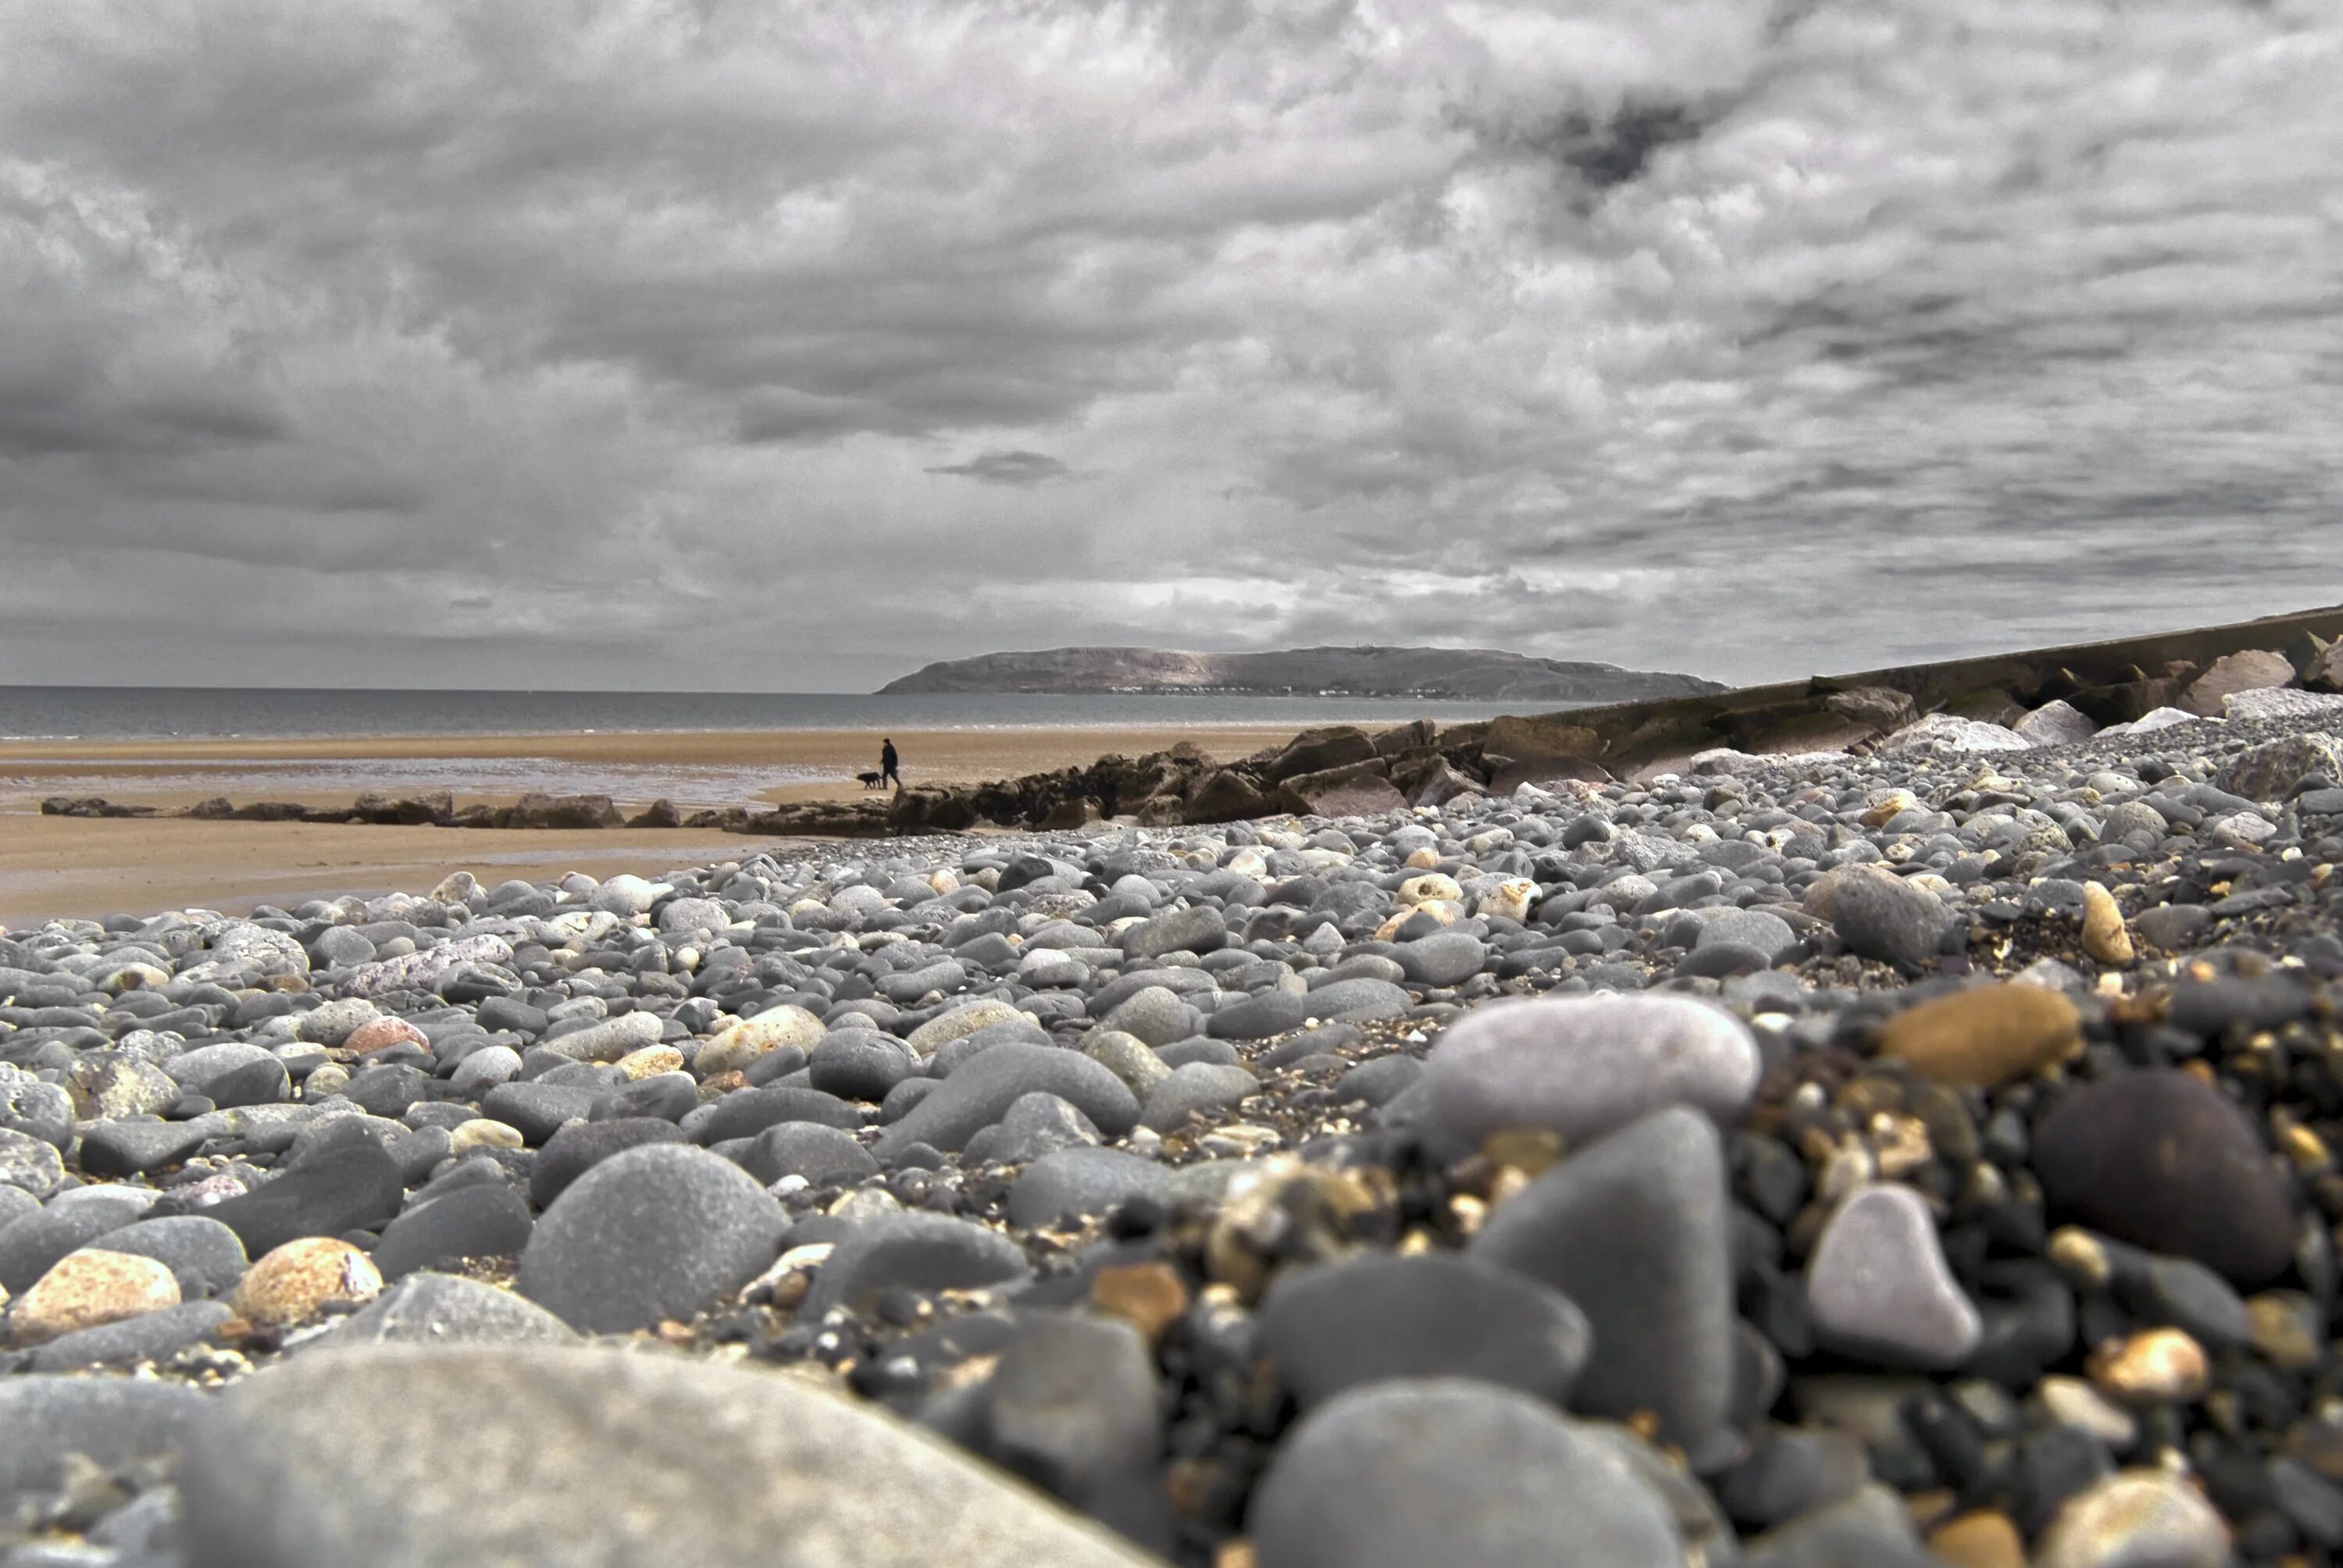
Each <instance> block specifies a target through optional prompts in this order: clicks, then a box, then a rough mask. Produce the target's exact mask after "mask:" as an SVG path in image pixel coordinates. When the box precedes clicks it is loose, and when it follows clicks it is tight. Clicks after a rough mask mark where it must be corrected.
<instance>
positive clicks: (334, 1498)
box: [173, 1345, 1148, 1568]
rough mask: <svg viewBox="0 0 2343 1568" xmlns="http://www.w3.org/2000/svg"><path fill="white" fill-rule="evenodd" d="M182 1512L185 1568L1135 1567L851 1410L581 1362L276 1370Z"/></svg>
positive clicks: (666, 1362)
mask: <svg viewBox="0 0 2343 1568" xmlns="http://www.w3.org/2000/svg"><path fill="white" fill-rule="evenodd" d="M173 1392H177V1391H173ZM188 1397H190V1398H195V1397H198V1396H194V1395H189V1396H188ZM183 1493H184V1496H185V1499H186V1540H187V1549H188V1563H189V1568H230V1565H231V1564H234V1565H236V1568H313V1565H314V1564H318V1563H365V1564H367V1568H445V1565H447V1564H450V1563H495V1564H498V1565H499V1568H575V1565H578V1564H589V1563H590V1564H594V1565H596V1568H664V1565H668V1564H683V1563H689V1564H691V1565H692V1568H773V1565H775V1564H779V1563H803V1564H807V1565H809V1568H811V1565H814V1564H820V1565H822V1568H881V1565H886V1568H894V1565H898V1564H903V1563H920V1564H922V1565H923V1568H1030V1565H1031V1564H1034V1563H1051V1564H1053V1565H1063V1568H1141V1564H1144V1563H1146V1562H1147V1561H1148V1560H1147V1559H1145V1558H1144V1557H1142V1556H1141V1554H1140V1553H1136V1552H1134V1551H1132V1550H1131V1549H1130V1548H1128V1547H1126V1546H1124V1545H1122V1544H1121V1543H1118V1542H1117V1541H1116V1540H1115V1539H1114V1538H1113V1537H1112V1536H1111V1535H1109V1534H1108V1533H1106V1532H1105V1531H1104V1530H1102V1529H1101V1528H1099V1527H1098V1526H1096V1525H1094V1524H1091V1523H1087V1522H1084V1521H1081V1520H1079V1519H1077V1518H1075V1517H1074V1516H1073V1515H1071V1514H1070V1513H1065V1512H1064V1511H1063V1510H1061V1508H1059V1507H1058V1506H1057V1505H1056V1504H1054V1503H1050V1502H1049V1501H1047V1500H1046V1499H1043V1498H1041V1496H1039V1495H1038V1494H1036V1493H1032V1492H1031V1491H1029V1490H1027V1489H1026V1488H1025V1487H1024V1486H1022V1485H1021V1484H1020V1483H1017V1482H1015V1481H1013V1480H1011V1479H1010V1478H1009V1477H1007V1476H1005V1475H1002V1474H1001V1473H1000V1472H998V1471H995V1470H992V1469H990V1468H989V1467H987V1466H985V1465H983V1464H982V1463H980V1462H978V1461H976V1460H973V1459H970V1458H969V1457H968V1456H967V1455H965V1454H963V1453H961V1452H959V1451H958V1450H956V1449H953V1448H951V1447H949V1446H948V1445H946V1444H944V1443H942V1442H938V1441H935V1440H933V1439H931V1438H929V1437H927V1436H926V1435H924V1434H923V1433H920V1432H916V1431H914V1430H912V1429H910V1428H909V1427H906V1426H904V1425H903V1424H901V1423H900V1422H896V1421H895V1420H893V1419H892V1418H890V1417H889V1416H888V1415H886V1414H885V1413H884V1412H881V1411H880V1410H879V1409H878V1408H876V1407H874V1406H872V1405H870V1404H866V1403H863V1402H860V1401H855V1400H850V1399H847V1398H844V1397H841V1396H840V1395H838V1394H834V1393H831V1392H829V1391H827V1390H825V1389H821V1388H818V1387H816V1386H814V1385H813V1384H811V1383H810V1382H805V1381H803V1380H799V1379H796V1378H789V1377H781V1376H777V1375H774V1374H772V1373H770V1372H755V1371H749V1370H747V1369H744V1368H736V1367H719V1366H714V1365H710V1364H709V1363H706V1362H690V1361H684V1360H680V1359H669V1358H666V1357H651V1356H643V1355H630V1354H625V1353H621V1352H609V1351H596V1350H588V1349H562V1348H550V1347H540V1346H504V1345H498V1346H493V1347H470V1346H460V1347H445V1348H426V1347H422V1346H407V1345H397V1346H380V1347H375V1348H371V1349H362V1350H348V1351H339V1352H322V1353H319V1354H317V1355H313V1356H304V1357H300V1358H297V1360H295V1361H294V1362H290V1363H289V1364H287V1365H286V1366H284V1367H281V1368H278V1369H275V1370H272V1371H269V1372H264V1373H262V1374H260V1375H257V1376H255V1377H252V1378H248V1379H246V1381H244V1382H241V1383H239V1384H237V1385H236V1388H235V1389H234V1390H233V1391H232V1392H230V1393H228V1394H227V1395H226V1396H224V1398H223V1399H222V1401H221V1403H220V1407H219V1409H218V1410H217V1412H216V1413H215V1415H214V1416H213V1418H212V1419H211V1420H210V1421H208V1422H206V1423H205V1430H204V1432H202V1434H201V1435H200V1437H199V1438H198V1439H197V1440H196V1442H192V1443H191V1444H190V1453H189V1460H188V1464H187V1468H186V1477H185V1480H184V1482H183Z"/></svg>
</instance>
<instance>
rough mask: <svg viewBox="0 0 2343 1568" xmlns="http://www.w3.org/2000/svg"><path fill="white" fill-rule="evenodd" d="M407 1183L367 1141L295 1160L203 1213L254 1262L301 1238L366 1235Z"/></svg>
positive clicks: (394, 1210)
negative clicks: (271, 1177)
mask: <svg viewBox="0 0 2343 1568" xmlns="http://www.w3.org/2000/svg"><path fill="white" fill-rule="evenodd" d="M406 1194H407V1183H406V1181H405V1179H404V1178H403V1177H402V1176H401V1174H400V1172H399V1168H398V1163H397V1161H395V1160H393V1159H392V1158H391V1157H390V1156H389V1155H388V1154H387V1153H385V1152H384V1151H382V1150H381V1149H380V1148H378V1147H377V1146H376V1145H375V1144H374V1143H373V1142H371V1141H360V1142H356V1143H345V1144H342V1145H340V1146H338V1147H336V1148H331V1149H327V1150H325V1151H323V1152H321V1153H318V1154H317V1155H316V1156H314V1157H312V1158H309V1159H306V1160H298V1161H295V1162H294V1164H293V1165H292V1166H291V1167H290V1168H289V1169H288V1170H287V1171H286V1172H285V1173H284V1174H283V1175H281V1176H279V1177H277V1178H276V1179H275V1180H274V1181H266V1182H263V1183H262V1184H261V1185H260V1186H258V1187H256V1188H255V1189H254V1190H253V1191H249V1192H246V1193H244V1194H243V1195H241V1196H239V1197H235V1198H230V1199H227V1200H226V1201H223V1202H219V1203H215V1204H213V1205H212V1206H211V1207H210V1208H208V1209H206V1210H205V1211H204V1214H205V1216H206V1218H208V1219H213V1220H216V1221H219V1222H220V1223H221V1224H223V1225H226V1227H227V1228H228V1229H229V1230H231V1231H235V1232H236V1237H237V1239H238V1240H240V1241H243V1242H244V1251H245V1255H246V1257H251V1258H257V1257H261V1256H263V1255H265V1254H266V1253H268V1252H270V1251H274V1250H276V1249H277V1248H278V1247H281V1246H283V1245H284V1244H285V1243H286V1242H287V1241H294V1240H296V1239H297V1238H299V1237H302V1236H342V1235H347V1234H348V1233H349V1232H350V1231H371V1230H373V1229H375V1228H376V1227H377V1226H378V1225H381V1224H383V1223H384V1222H385V1221H388V1220H389V1219H390V1218H391V1216H393V1215H394V1214H397V1212H398V1205H399V1201H400V1200H401V1199H403V1198H404V1197H405V1196H406Z"/></svg>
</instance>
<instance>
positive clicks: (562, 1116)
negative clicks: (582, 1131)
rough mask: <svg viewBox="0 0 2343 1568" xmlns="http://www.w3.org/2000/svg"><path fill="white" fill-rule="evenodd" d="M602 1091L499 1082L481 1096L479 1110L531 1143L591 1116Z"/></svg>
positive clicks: (579, 1087) (535, 1083)
mask: <svg viewBox="0 0 2343 1568" xmlns="http://www.w3.org/2000/svg"><path fill="white" fill-rule="evenodd" d="M605 1092H606V1091H602V1090H598V1089H587V1088H584V1087H582V1086H579V1085H573V1084H563V1083H538V1082H528V1083H499V1084H498V1085H497V1086H496V1087H495V1088H494V1089H491V1090H489V1091H488V1093H486V1094H484V1095H482V1096H481V1097H480V1113H481V1114H482V1115H484V1116H486V1117H488V1119H489V1120H490V1121H501V1122H503V1123H504V1124H505V1125H506V1126H508V1127H517V1128H518V1129H519V1130H520V1135H521V1136H522V1137H523V1138H525V1139H527V1140H528V1141H529V1142H530V1143H531V1144H544V1143H547V1142H548V1141H551V1140H552V1138H553V1136H554V1135H555V1134H556V1133H558V1132H559V1131H561V1130H562V1128H564V1127H565V1126H567V1125H568V1123H570V1122H572V1121H585V1120H586V1119H587V1118H588V1117H589V1116H591V1115H592V1114H593V1113H594V1102H595V1101H598V1100H599V1099H600V1098H601V1097H602V1095H603V1094H604V1093H605Z"/></svg>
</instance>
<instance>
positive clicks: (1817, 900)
mask: <svg viewBox="0 0 2343 1568" xmlns="http://www.w3.org/2000/svg"><path fill="white" fill-rule="evenodd" d="M1805 910H1806V913H1808V914H1810V915H1813V916H1815V918H1816V919H1818V920H1826V921H1828V922H1829V923H1830V927H1831V929H1832V930H1834V931H1835V932H1837V933H1838V939H1839V940H1840V941H1842V942H1844V943H1845V944H1846V949H1847V950H1848V951H1849V952H1852V953H1858V954H1861V955H1862V956H1863V957H1865V958H1867V959H1877V960H1879V961H1880V962H1882V963H1885V964H1892V965H1894V966H1895V967H1896V969H1897V970H1899V971H1901V972H1903V973H1905V974H1917V973H1919V972H1921V971H1922V970H1926V969H1927V968H1929V967H1930V966H1931V965H1933V964H1934V963H1935V962H1936V959H1937V958H1938V957H1939V956H1940V955H1941V953H1942V952H1943V950H1944V944H1945V933H1946V925H1947V923H1948V919H1949V917H1948V913H1947V911H1946V908H1945V904H1944V900H1941V899H1939V898H1937V897H1936V894H1934V893H1932V892H1930V891H1928V890H1926V889H1925V888H1916V887H1914V886H1913V885H1912V884H1911V883H1910V882H1908V881H1906V880H1905V879H1903V878H1901V877H1896V876H1892V875H1890V874H1889V873H1888V872H1885V871H1883V870H1881V869H1878V868H1877V867H1875V866H1841V867H1839V868H1838V869H1835V870H1832V871H1829V872H1826V873H1825V875H1824V876H1823V878H1822V879H1821V880H1819V881H1817V882H1815V885H1814V886H1813V887H1812V888H1810V889H1808V890H1807V891H1806V899H1805Z"/></svg>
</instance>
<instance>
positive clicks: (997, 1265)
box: [798, 1210, 1026, 1321]
mask: <svg viewBox="0 0 2343 1568" xmlns="http://www.w3.org/2000/svg"><path fill="white" fill-rule="evenodd" d="M1025 1273H1026V1264H1025V1253H1024V1251H1023V1249H1021V1247H1019V1246H1018V1245H1017V1243H1016V1242H1014V1241H1011V1240H1010V1239H1009V1238H1008V1237H1006V1236H1004V1235H1002V1234H1001V1233H1000V1232H999V1231H989V1230H987V1229H985V1228H984V1227H983V1226H982V1225H979V1224H977V1223H975V1222H974V1221H969V1220H960V1219H955V1218H953V1217H952V1216H951V1215H949V1214H931V1213H928V1212H925V1211H917V1210H915V1211H910V1212H908V1213H900V1214H890V1215H887V1216H885V1217H883V1218H881V1219H877V1220H871V1221H864V1222H861V1223H859V1224H857V1225H855V1226H854V1228H853V1229H852V1230H851V1231H849V1232H848V1234H847V1236H846V1239H845V1240H843V1241H840V1242H839V1243H838V1246H837V1250H836V1251H833V1252H831V1253H830V1259H829V1261H827V1262H825V1263H823V1264H822V1266H821V1270H820V1272H819V1273H817V1274H816V1275H815V1276H814V1282H813V1287H812V1288H811V1289H810V1290H809V1291H808V1292H806V1297H805V1300H804V1301H803V1302H800V1303H799V1308H798V1311H799V1316H800V1317H801V1318H803V1319H805V1320H807V1321H812V1320H816V1319H819V1318H820V1316H821V1314H822V1313H824V1312H828V1311H830V1308H832V1307H836V1306H856V1305H860V1304H864V1303H867V1302H869V1301H870V1299H871V1298H873V1297H875V1296H877V1295H878V1294H879V1293H880V1292H883V1291H890V1290H911V1291H968V1290H975V1289H978V1288H979V1287H981V1286H985V1285H998V1284H1004V1283H1007V1282H1010V1281H1011V1280H1019V1279H1022V1278H1024V1276H1025Z"/></svg>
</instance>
